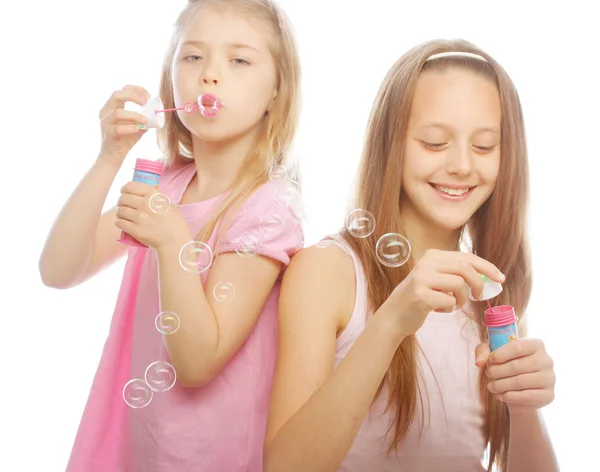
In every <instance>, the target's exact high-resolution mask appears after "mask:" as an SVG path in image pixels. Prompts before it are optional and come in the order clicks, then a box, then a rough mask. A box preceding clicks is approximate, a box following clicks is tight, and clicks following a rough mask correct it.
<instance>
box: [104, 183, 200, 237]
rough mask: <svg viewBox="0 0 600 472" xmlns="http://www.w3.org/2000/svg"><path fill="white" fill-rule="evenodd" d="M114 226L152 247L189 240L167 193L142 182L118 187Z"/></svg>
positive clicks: (182, 222) (182, 220) (186, 229)
mask: <svg viewBox="0 0 600 472" xmlns="http://www.w3.org/2000/svg"><path fill="white" fill-rule="evenodd" d="M115 226H116V227H117V228H119V229H121V230H122V231H125V232H126V233H128V234H130V235H131V236H133V237H134V238H135V239H137V240H138V241H139V242H141V243H143V244H145V245H146V246H149V247H153V248H155V249H158V248H159V247H161V246H163V245H168V244H170V243H177V244H179V243H181V241H183V240H185V241H190V240H192V236H191V232H190V229H189V226H188V225H187V222H186V221H185V219H184V218H183V216H182V215H181V213H180V212H179V210H178V209H177V208H176V207H175V206H174V205H172V204H171V203H170V202H169V201H168V198H167V197H166V195H163V194H161V193H160V190H159V189H158V188H157V187H152V186H150V185H147V184H143V183H141V182H129V183H128V184H126V185H124V186H123V188H121V197H120V198H119V202H118V204H117V218H116V219H115Z"/></svg>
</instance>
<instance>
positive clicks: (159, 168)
mask: <svg viewBox="0 0 600 472" xmlns="http://www.w3.org/2000/svg"><path fill="white" fill-rule="evenodd" d="M162 173H163V165H162V163H161V162H158V161H149V160H147V159H137V160H136V162H135V171H134V172H133V181H134V182H141V183H143V184H147V185H152V186H153V187H156V186H158V184H159V183H160V177H161V176H162ZM117 241H118V242H120V243H122V244H127V245H129V246H136V247H148V246H146V245H145V244H142V243H141V242H139V241H138V240H137V239H135V238H134V237H133V236H131V235H129V234H127V233H125V232H124V231H121V237H120V238H119V239H118V240H117Z"/></svg>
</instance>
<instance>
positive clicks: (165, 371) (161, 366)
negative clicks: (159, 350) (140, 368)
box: [144, 361, 177, 392]
mask: <svg viewBox="0 0 600 472" xmlns="http://www.w3.org/2000/svg"><path fill="white" fill-rule="evenodd" d="M144 378H145V379H146V383H147V384H148V387H150V388H151V389H152V390H154V391H155V392H166V391H167V390H171V388H173V385H175V381H176V380H177V374H176V373H175V368H174V367H173V366H172V365H171V364H169V363H168V362H164V361H156V362H153V363H152V364H150V365H149V366H148V367H147V368H146V373H145V374H144Z"/></svg>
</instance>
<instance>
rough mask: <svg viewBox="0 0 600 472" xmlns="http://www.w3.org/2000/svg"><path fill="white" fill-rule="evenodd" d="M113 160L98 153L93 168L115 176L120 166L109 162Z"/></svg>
mask: <svg viewBox="0 0 600 472" xmlns="http://www.w3.org/2000/svg"><path fill="white" fill-rule="evenodd" d="M114 160H115V159H111V157H110V156H108V155H107V154H105V153H100V154H99V155H98V157H97V158H96V162H94V168H95V169H98V170H100V171H103V172H109V173H111V174H114V175H115V176H116V175H117V173H118V172H119V169H120V168H121V166H120V165H117V164H115V163H114V162H111V161H114Z"/></svg>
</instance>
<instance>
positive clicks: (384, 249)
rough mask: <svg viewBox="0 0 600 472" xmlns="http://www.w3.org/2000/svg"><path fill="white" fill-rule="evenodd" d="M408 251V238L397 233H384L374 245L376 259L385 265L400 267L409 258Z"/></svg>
mask: <svg viewBox="0 0 600 472" xmlns="http://www.w3.org/2000/svg"><path fill="white" fill-rule="evenodd" d="M410 251H411V247H410V243H409V242H408V239H406V238H405V237H404V236H402V235H401V234H398V233H387V234H384V235H383V236H382V237H381V238H379V241H377V245H376V246H375V253H376V255H377V259H378V260H379V262H381V263H382V264H383V265H384V266H387V267H400V266H402V265H404V264H406V261H408V259H409V258H410Z"/></svg>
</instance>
